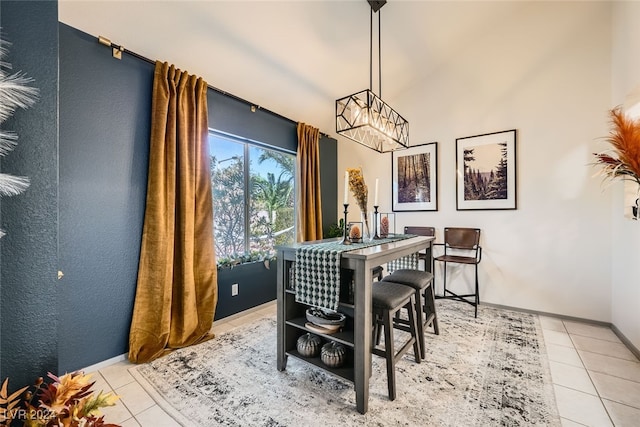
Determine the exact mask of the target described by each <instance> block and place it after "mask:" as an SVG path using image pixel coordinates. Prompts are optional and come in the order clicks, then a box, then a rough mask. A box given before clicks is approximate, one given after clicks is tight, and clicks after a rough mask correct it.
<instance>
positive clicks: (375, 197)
mask: <svg viewBox="0 0 640 427" xmlns="http://www.w3.org/2000/svg"><path fill="white" fill-rule="evenodd" d="M374 194H375V196H374V197H373V206H380V205H379V204H378V178H376V192H375V193H374Z"/></svg>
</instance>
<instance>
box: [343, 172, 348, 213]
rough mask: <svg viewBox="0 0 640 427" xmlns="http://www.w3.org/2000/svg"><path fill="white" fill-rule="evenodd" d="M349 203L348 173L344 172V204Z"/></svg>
mask: <svg viewBox="0 0 640 427" xmlns="http://www.w3.org/2000/svg"><path fill="white" fill-rule="evenodd" d="M348 203H349V172H348V171H344V203H343V204H345V205H346V204H348Z"/></svg>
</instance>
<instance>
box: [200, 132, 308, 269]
mask: <svg viewBox="0 0 640 427" xmlns="http://www.w3.org/2000/svg"><path fill="white" fill-rule="evenodd" d="M210 137H214V138H219V139H225V140H228V141H230V142H233V143H237V144H242V146H243V156H244V157H243V176H244V182H243V191H244V251H245V252H244V253H251V215H250V214H251V188H250V185H251V168H250V160H251V157H250V151H251V148H252V147H257V148H261V149H264V150H269V151H275V152H278V153H283V154H289V155H291V156H293V157H294V159H296V160H297V152H295V151H292V150H289V149H286V148H283V147H278V146H275V145H271V144H267V143H265V142H261V141H257V140H254V139H251V138H246V137H243V136H240V135H234V134H232V133H229V132H224V131H221V130H218V129H214V128H211V127H210V128H208V138H210ZM208 148H209V158H211V155H212V150H211V145H209V146H208ZM297 169H298V165H297V161H296V163H295V165H294V171H293V210H294V214H293V227H294V230H296V229H297V221H298V215H297V206H298V203H297V189H298V179H297V177H298V171H297ZM212 196H213V194H212ZM247 196H249V197H247ZM214 213H215V212H214ZM215 226H216V225H215V220H214V224H213V227H214V234H215ZM294 241H295V236H294ZM273 250H274V252H275V247H274V248H273ZM234 255H239V254H234ZM216 258H217V257H216Z"/></svg>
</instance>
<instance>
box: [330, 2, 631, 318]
mask: <svg viewBox="0 0 640 427" xmlns="http://www.w3.org/2000/svg"><path fill="white" fill-rule="evenodd" d="M413 5H414V6H415V3H413ZM429 5H430V6H429V7H430V9H429V10H430V12H431V13H433V14H436V15H437V14H441V15H442V16H450V15H456V12H457V9H462V8H467V7H469V3H458V2H438V3H433V2H429ZM503 5H504V3H501V2H499V3H484V2H483V3H477V4H476V5H475V7H477V8H479V9H483V8H498V7H500V9H499V11H500V13H496V14H495V15H494V16H495V19H493V20H485V21H483V22H482V23H481V24H480V23H478V24H477V25H476V26H475V27H474V28H472V29H471V30H470V31H469V33H468V34H466V36H465V37H460V38H459V40H458V42H457V44H454V45H453V46H450V49H451V52H450V55H449V56H448V57H447V61H444V62H442V63H440V64H435V65H434V67H433V70H434V71H433V72H431V73H429V74H425V75H423V76H422V78H421V79H420V80H419V81H415V82H414V83H413V84H412V85H411V86H410V87H408V88H407V90H406V92H405V93H403V94H402V95H401V96H397V97H393V98H389V99H386V98H387V97H385V96H383V98H385V100H386V101H387V102H388V103H389V104H391V105H392V106H393V107H394V108H395V109H397V110H398V111H399V112H400V113H401V114H403V115H405V117H407V119H408V120H409V122H410V135H411V144H412V145H416V144H422V143H427V142H432V141H437V142H438V150H439V153H438V156H439V158H438V162H439V171H438V177H439V179H440V185H439V189H438V197H439V210H438V212H418V213H414V212H412V213H399V214H397V218H398V223H399V225H401V226H402V225H432V226H435V227H437V229H438V238H439V239H441V235H442V229H443V227H445V226H470V227H479V228H481V229H482V246H483V248H484V252H483V254H484V256H483V261H482V263H481V272H480V280H481V300H483V301H485V302H490V303H496V304H503V305H507V306H513V307H521V308H527V309H532V310H539V311H543V312H549V313H558V314H563V315H568V316H575V317H580V318H586V319H593V320H599V321H606V322H609V321H611V310H610V308H611V277H612V276H611V262H612V261H611V257H610V255H609V254H611V251H612V244H611V233H612V226H611V214H610V209H611V208H610V206H611V194H610V191H609V190H603V189H602V187H601V182H600V180H599V179H598V178H593V177H592V175H593V174H594V172H595V170H594V169H593V168H592V167H590V166H589V163H590V162H591V158H592V153H593V152H595V151H599V150H600V149H601V148H602V146H601V142H598V141H597V140H598V138H600V137H602V136H604V135H606V134H607V131H608V128H607V119H608V118H607V114H606V113H607V110H608V108H609V106H610V99H611V86H610V82H611V70H610V63H611V4H610V3H593V2H568V3H556V2H535V3H520V2H513V3H510V7H509V8H508V9H506V10H505V9H504V8H503ZM434 7H435V10H434ZM496 11H498V9H496ZM484 12H486V10H484ZM417 15H419V14H417ZM484 15H485V16H486V15H487V14H486V13H484ZM451 25H455V23H453V22H452V23H451ZM630 51H634V52H637V51H638V49H635V50H630ZM513 128H516V129H517V130H518V133H517V137H518V141H517V157H518V159H517V163H518V171H517V173H518V184H517V185H518V209H517V210H512V211H456V201H455V172H454V171H455V161H456V159H455V139H456V138H457V137H464V136H471V135H477V134H481V133H488V132H495V131H501V130H507V129H513ZM338 158H339V161H340V163H339V165H338V166H339V170H344V168H346V167H349V166H360V165H362V166H363V168H364V171H365V179H366V181H367V182H368V183H369V184H370V186H372V185H373V182H374V179H375V177H380V178H384V180H383V181H381V188H380V192H381V193H380V194H381V196H380V197H381V200H382V202H381V205H382V210H383V211H388V210H390V208H391V206H390V204H391V183H390V182H389V181H390V177H391V155H390V154H385V155H379V154H376V153H375V152H373V151H371V150H368V149H366V148H361V147H360V146H359V145H357V144H355V143H349V142H347V141H346V140H340V142H339V155H338ZM383 196H384V197H383ZM339 197H340V200H342V199H341V197H342V196H341V195H339ZM634 225H635V224H634ZM637 253H638V251H637V250H636V251H635V252H634V255H635V256H636V259H637ZM469 270H471V269H469ZM636 271H637V270H636ZM636 276H637V275H636ZM469 277H471V276H470V275H469ZM469 282H470V280H469ZM636 311H637V310H636Z"/></svg>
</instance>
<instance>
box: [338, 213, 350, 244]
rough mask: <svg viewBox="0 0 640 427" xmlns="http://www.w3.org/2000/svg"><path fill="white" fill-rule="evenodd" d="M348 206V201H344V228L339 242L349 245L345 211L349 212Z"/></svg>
mask: <svg viewBox="0 0 640 427" xmlns="http://www.w3.org/2000/svg"><path fill="white" fill-rule="evenodd" d="M348 207H349V203H344V229H343V231H342V240H341V241H340V243H342V244H343V245H350V244H351V239H350V238H349V234H348V233H347V213H348V212H349V211H348V210H347V208H348Z"/></svg>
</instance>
